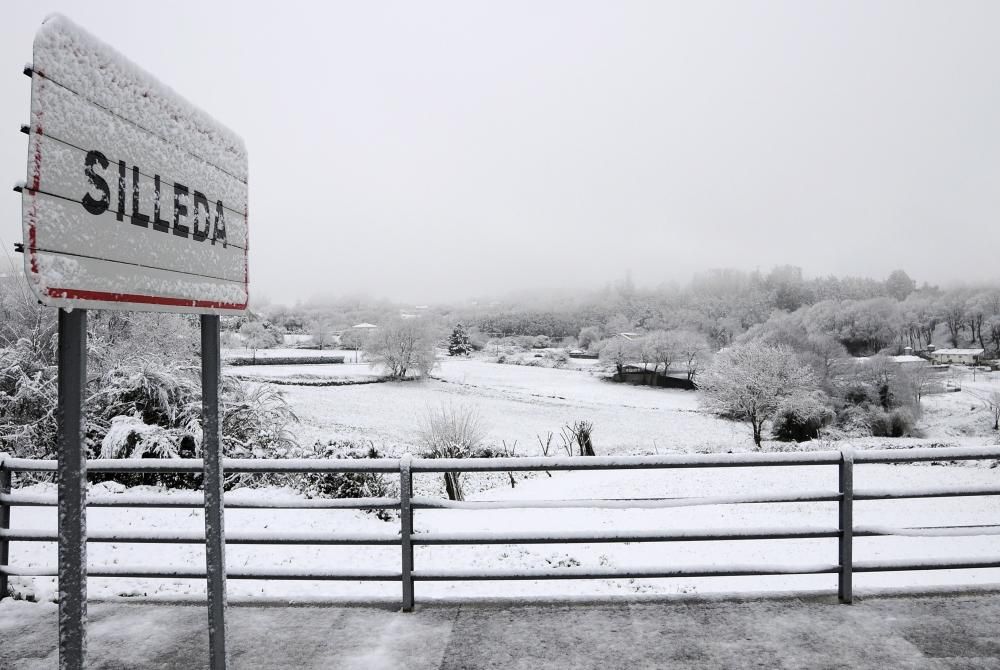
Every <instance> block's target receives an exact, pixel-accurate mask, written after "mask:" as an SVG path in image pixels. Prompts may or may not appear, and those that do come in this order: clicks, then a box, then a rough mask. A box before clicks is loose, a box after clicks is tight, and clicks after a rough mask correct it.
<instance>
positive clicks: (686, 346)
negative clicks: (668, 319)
mask: <svg viewBox="0 0 1000 670" xmlns="http://www.w3.org/2000/svg"><path fill="white" fill-rule="evenodd" d="M670 339H671V340H672V342H673V347H674V351H675V352H676V355H677V358H678V360H680V361H681V362H682V363H683V364H684V372H685V373H686V374H687V378H688V381H691V382H693V381H694V377H695V375H696V374H698V370H699V369H700V368H701V366H702V363H703V362H705V360H706V358H707V357H708V352H709V347H708V340H706V339H705V337H704V336H703V335H702V334H701V333H696V332H694V331H691V330H676V331H673V332H672V333H670Z"/></svg>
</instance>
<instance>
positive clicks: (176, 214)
mask: <svg viewBox="0 0 1000 670" xmlns="http://www.w3.org/2000/svg"><path fill="white" fill-rule="evenodd" d="M31 74H32V83H31V125H30V129H29V130H30V132H29V136H30V143H29V148H28V178H27V181H26V183H25V186H24V188H23V190H22V212H23V226H24V267H25V272H26V274H27V276H28V277H29V279H30V283H31V286H32V289H33V290H34V292H35V295H37V296H38V299H39V300H41V301H42V302H43V303H44V304H46V305H51V306H54V307H62V308H72V307H79V308H96V309H121V310H133V311H134V310H144V311H145V310H155V311H170V312H188V313H191V312H193V313H205V314H225V313H230V312H234V311H239V310H243V309H245V308H246V304H247V286H248V273H247V245H248V236H247V154H246V149H245V147H244V144H243V141H242V139H240V137H239V136H237V135H236V134H235V133H233V132H232V131H231V130H229V129H228V128H226V127H224V126H222V125H221V124H219V123H217V122H216V121H215V120H214V119H212V118H211V117H210V116H209V115H208V114H206V113H205V112H202V111H201V110H199V109H198V108H196V107H194V106H193V105H191V104H190V103H189V102H187V101H186V100H184V99H183V98H181V97H180V96H179V95H177V94H176V93H175V92H173V91H172V90H170V89H169V88H167V87H166V86H164V85H163V84H161V83H159V82H158V81H156V79H154V78H153V77H152V76H150V75H149V74H147V73H146V72H144V71H143V70H141V69H140V68H139V67H137V66H136V65H134V64H133V63H132V62H130V61H129V60H127V59H126V58H124V57H123V56H121V55H120V54H118V53H117V52H116V51H114V50H113V49H111V48H110V47H109V46H107V45H105V44H104V43H103V42H101V41H100V40H98V39H96V38H95V37H93V36H91V35H90V34H89V33H87V32H86V31H84V30H83V29H82V28H80V27H78V26H76V25H75V24H73V23H72V22H71V21H69V20H68V19H66V18H65V17H62V16H53V17H50V18H49V19H47V20H46V21H45V23H43V24H42V27H41V28H40V29H39V31H38V34H37V35H36V36H35V42H34V62H33V63H32V67H31Z"/></svg>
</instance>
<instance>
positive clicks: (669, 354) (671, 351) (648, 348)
mask: <svg viewBox="0 0 1000 670" xmlns="http://www.w3.org/2000/svg"><path fill="white" fill-rule="evenodd" d="M643 349H644V350H645V352H646V356H647V357H648V358H650V359H652V360H653V361H654V363H655V367H654V368H653V370H654V371H656V369H657V368H658V367H659V366H660V364H661V363H662V364H663V374H667V373H668V372H669V371H670V366H671V365H672V364H673V362H674V359H675V357H676V353H677V352H676V343H675V341H674V338H672V337H671V336H670V334H669V333H667V332H666V331H663V330H654V331H653V332H652V333H650V334H649V335H647V336H646V337H645V338H643Z"/></svg>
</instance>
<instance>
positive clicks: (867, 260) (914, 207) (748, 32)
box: [0, 0, 1000, 302]
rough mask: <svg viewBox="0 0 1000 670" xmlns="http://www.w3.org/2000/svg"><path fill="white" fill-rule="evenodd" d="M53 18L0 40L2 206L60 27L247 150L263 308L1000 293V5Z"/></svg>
mask: <svg viewBox="0 0 1000 670" xmlns="http://www.w3.org/2000/svg"><path fill="white" fill-rule="evenodd" d="M43 4H44V5H45V6H44V7H37V6H36V5H30V4H29V5H24V4H20V5H18V6H17V8H16V11H13V7H12V8H9V9H11V10H12V11H8V12H6V13H5V15H4V20H3V22H2V23H0V87H2V88H0V91H2V94H0V121H2V123H0V130H2V132H0V185H2V186H4V188H9V187H10V186H12V185H13V184H14V183H15V182H17V181H20V180H23V179H24V178H25V164H26V154H27V138H26V136H24V135H22V134H20V133H18V132H17V129H18V127H19V124H21V123H25V122H27V120H28V110H29V97H30V82H29V80H28V78H27V77H24V76H23V75H21V74H20V72H21V69H22V66H23V65H24V64H25V63H26V62H29V61H30V60H31V41H32V38H33V35H34V33H35V31H36V29H37V28H38V26H39V25H40V23H41V20H42V18H43V17H44V16H45V14H47V13H48V12H50V11H59V12H62V13H64V14H66V15H67V16H69V18H71V19H72V20H74V21H75V22H77V23H79V24H80V25H82V26H83V27H85V28H86V29H88V30H89V31H90V32H92V33H94V34H96V35H97V36H98V37H100V38H101V39H103V40H104V41H106V42H108V43H110V44H111V45H112V46H113V47H115V48H116V49H118V50H119V51H121V52H123V53H124V54H125V55H127V56H128V57H130V58H131V59H132V60H134V61H135V62H137V63H138V64H139V65H140V66H142V67H144V68H145V69H147V70H149V71H150V72H151V73H153V74H154V75H155V76H156V77H157V78H159V79H160V80H162V81H163V82H164V83H166V84H167V85H169V86H171V87H172V88H174V89H175V90H177V91H178V92H180V93H181V94H182V95H184V96H185V97H187V98H188V99H189V100H191V101H192V102H193V103H194V104H196V105H198V106H200V107H202V108H203V109H205V110H206V111H207V112H209V113H210V114H212V115H213V116H215V117H216V118H218V119H219V120H220V121H222V122H223V123H225V124H227V125H229V126H230V127H231V128H233V129H234V130H235V131H236V132H237V133H239V134H241V135H242V136H243V137H244V138H245V139H246V143H247V147H248V150H249V154H250V240H251V241H250V248H251V252H250V277H251V294H252V295H262V294H263V295H266V296H267V297H268V298H270V299H271V300H275V301H283V302H292V301H295V300H296V299H308V298H309V297H310V296H313V295H316V294H340V293H352V294H357V293H366V294H370V295H374V296H385V297H389V298H392V299H398V300H406V301H413V302H435V301H438V300H448V299H455V298H462V297H467V296H471V295H475V294H501V293H506V292H509V291H515V290H521V289H527V288H532V287H545V288H549V287H551V288H560V287H573V286H580V287H586V288H591V287H596V286H600V285H603V284H605V283H607V282H608V281H612V280H616V279H620V278H621V277H623V276H624V275H625V273H626V271H628V270H631V273H632V277H633V279H634V280H635V282H636V283H637V284H639V285H643V284H646V285H655V284H659V283H660V282H664V281H672V280H684V279H687V278H688V277H689V276H690V275H691V274H692V273H693V272H697V271H701V270H705V269H708V268H715V267H736V268H742V269H754V268H758V267H759V268H761V269H763V270H766V269H768V268H769V267H770V266H772V265H775V264H783V263H792V264H795V265H800V266H802V267H803V268H804V270H805V272H806V274H807V275H808V276H817V275H825V274H830V273H835V274H859V275H868V276H874V277H884V276H885V275H887V274H888V273H889V272H890V271H891V270H893V269H895V268H899V267H902V268H905V269H906V270H907V271H908V272H909V273H910V275H911V276H913V277H914V278H916V279H918V280H920V281H921V282H922V281H930V282H931V283H945V284H946V283H950V282H953V281H967V282H974V281H979V280H996V279H997V278H1000V267H998V263H997V261H996V255H997V252H998V250H1000V231H998V228H997V217H998V212H1000V40H998V39H996V27H997V26H998V25H1000V3H995V2H982V3H974V2H937V3H929V2H814V1H813V2H798V1H793V2H757V3H749V2H747V3H744V2H731V3H714V2H694V1H693V0H692V1H690V2H685V3H666V2H662V3H661V2H650V3H641V2H603V3H589V2H577V1H567V2H497V3H492V4H487V3H473V2H465V1H459V0H455V1H454V2H437V3H426V2H421V3H410V2H399V3H395V2H378V3H363V2H345V3H336V4H334V3H319V2H317V3H314V4H307V3H296V2H288V1H285V2H281V3H257V2H242V3H237V2H232V3H225V4H223V3H214V2H208V1H202V2H185V1H181V2H175V3H170V4H168V5H164V4H162V3H159V4H153V3H141V2H127V3H126V2H96V1H94V0H91V1H88V2H87V3H79V2H48V3H43ZM20 221H21V210H20V198H19V196H17V195H16V194H14V193H12V192H10V193H9V195H8V196H7V197H5V198H3V199H0V241H2V244H3V245H4V248H5V250H9V249H11V247H12V245H13V243H14V242H15V241H19V240H20V239H21V229H20V225H21V224H20ZM15 262H16V263H18V267H20V265H19V263H20V259H18V258H15Z"/></svg>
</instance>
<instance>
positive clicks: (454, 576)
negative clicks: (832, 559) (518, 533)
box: [413, 563, 840, 582]
mask: <svg viewBox="0 0 1000 670" xmlns="http://www.w3.org/2000/svg"><path fill="white" fill-rule="evenodd" d="M839 569H840V568H839V566H838V565H837V564H835V563H834V564H823V565H782V566H766V565H744V566H727V567H711V566H709V567H690V568H663V567H648V568H552V569H548V570H546V569H544V568H541V569H525V570H490V571H480V570H414V571H413V579H414V580H416V581H418V582H421V581H422V582H456V581H462V582H488V581H506V580H532V581H534V580H548V579H667V578H672V577H754V576H767V575H825V574H833V573H836V572H837V571H838V570H839Z"/></svg>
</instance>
